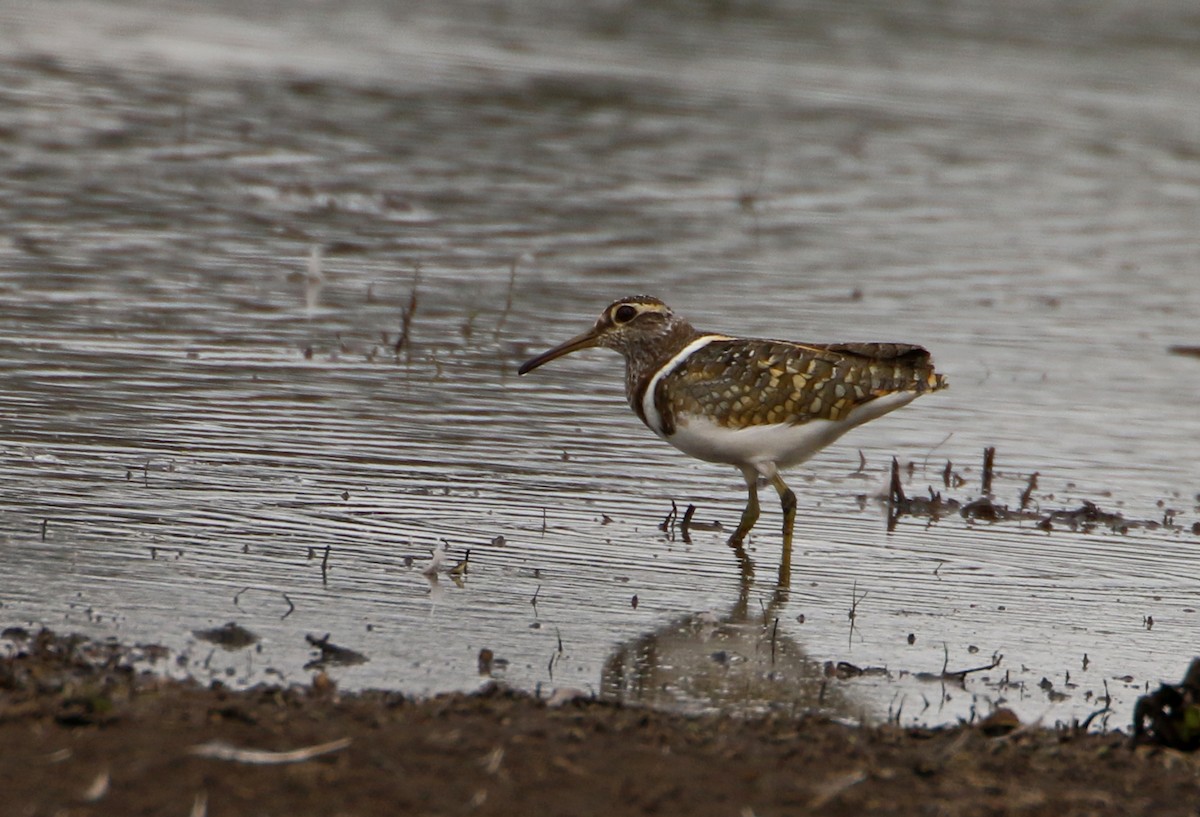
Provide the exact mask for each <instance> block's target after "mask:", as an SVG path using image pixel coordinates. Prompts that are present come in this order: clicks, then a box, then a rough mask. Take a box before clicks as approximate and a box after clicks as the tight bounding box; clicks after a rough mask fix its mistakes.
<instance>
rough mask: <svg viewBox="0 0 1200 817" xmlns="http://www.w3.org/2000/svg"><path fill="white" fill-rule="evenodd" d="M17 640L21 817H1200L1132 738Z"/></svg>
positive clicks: (12, 768) (1177, 759) (8, 742)
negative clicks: (380, 682)
mask: <svg viewBox="0 0 1200 817" xmlns="http://www.w3.org/2000/svg"><path fill="white" fill-rule="evenodd" d="M17 635H19V634H9V638H8V639H7V640H6V641H5V642H3V644H4V645H5V647H6V657H4V658H3V659H0V746H3V747H4V749H3V751H2V752H0V790H2V791H3V792H4V798H3V807H2V809H0V811H2V812H3V813H4V814H6V815H8V814H11V815H31V816H32V815H109V814H111V815H142V814H145V815H151V814H153V815H162V814H179V815H193V816H194V817H197V816H198V815H213V817H216V816H217V815H227V814H229V815H232V814H237V815H243V814H255V815H275V814H278V815H295V814H322V815H324V814H329V815H333V814H340V815H356V814H361V815H374V814H381V815H382V814H388V815H390V814H408V813H414V814H433V815H438V814H481V815H487V814H505V815H507V814H514V815H515V814H544V815H591V814H596V815H601V814H603V815H613V814H689V815H760V816H761V815H774V814H802V813H819V814H829V815H841V814H844V815H860V814H931V815H939V814H972V815H1001V814H1022V815H1055V817H1068V816H1069V815H1085V814H1086V815H1096V814H1114V815H1115V814H1121V815H1142V814H1145V815H1150V814H1153V815H1183V814H1188V815H1192V814H1194V813H1195V804H1196V802H1198V801H1200V759H1198V758H1197V757H1195V756H1193V755H1191V754H1187V753H1183V752H1177V751H1174V750H1170V749H1163V748H1158V747H1151V746H1139V747H1137V748H1133V747H1132V746H1131V745H1130V741H1129V738H1128V737H1127V735H1125V734H1122V733H1120V732H1107V733H1088V732H1086V730H1084V729H1079V728H1077V729H1074V730H1057V731H1055V730H1049V729H1045V728H1041V727H1039V726H1036V725H1024V726H1022V725H1020V724H1017V723H1015V722H1014V721H1013V720H1012V719H1011V718H1006V717H1004V713H1003V710H1001V711H1000V712H997V713H995V714H994V715H993V717H991V718H989V719H986V720H985V721H983V722H981V723H977V724H974V725H969V726H968V725H963V726H958V727H948V728H942V729H915V728H910V729H902V728H898V727H895V726H890V725H884V726H860V725H850V724H845V723H838V722H834V721H831V720H829V719H827V718H821V717H811V716H803V715H801V716H797V717H791V716H787V717H785V716H779V715H776V716H771V717H766V718H760V719H739V718H730V717H718V716H707V717H685V716H680V715H672V714H664V713H660V712H655V711H652V710H646V709H641V708H634V707H628V706H620V705H616V704H610V703H600V702H596V701H591V700H587V699H586V698H583V697H575V696H572V695H569V694H562V691H560V693H559V694H556V695H555V696H554V697H553V702H546V701H539V700H536V699H535V698H533V697H530V696H528V695H525V694H518V693H514V692H510V691H507V690H504V689H502V688H499V687H496V686H492V687H488V688H487V689H485V690H484V691H482V692H480V693H478V694H474V695H463V694H454V695H448V696H442V697H437V698H433V699H430V700H425V701H414V700H412V699H410V698H407V697H405V696H404V695H403V694H401V693H399V692H379V691H374V692H365V693H360V694H354V695H342V694H340V693H339V692H338V690H337V688H336V685H335V684H334V683H333V682H332V681H330V680H329V678H328V676H326V675H325V674H324V673H317V674H315V675H314V680H313V682H312V683H311V684H310V685H308V686H292V687H289V688H283V689H281V688H265V687H259V688H254V689H250V690H246V691H232V690H229V689H226V688H222V687H220V686H214V687H202V686H200V685H198V684H196V683H193V682H180V681H174V680H170V679H166V678H164V677H163V676H162V675H161V674H156V673H152V672H147V671H145V670H142V669H140V668H139V667H141V666H143V665H145V663H146V662H153V661H162V660H164V659H165V658H166V656H165V655H163V654H161V651H160V650H159V649H158V648H154V647H125V646H121V645H117V644H112V643H103V644H98V643H96V642H90V641H87V640H84V639H82V638H75V637H60V636H56V635H53V634H51V633H48V632H43V633H39V634H36V635H31V636H29V637H28V638H24V639H21V638H18V637H15V636H17Z"/></svg>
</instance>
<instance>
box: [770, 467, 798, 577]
mask: <svg viewBox="0 0 1200 817" xmlns="http://www.w3.org/2000/svg"><path fill="white" fill-rule="evenodd" d="M771 484H772V485H774V486H775V490H776V491H778V492H779V504H780V505H782V506H783V557H782V558H781V559H780V561H779V586H780V587H787V586H788V584H789V583H790V582H791V578H792V528H793V527H794V526H795V524H796V495H795V494H794V493H793V492H792V489H791V488H789V487H787V483H786V482H784V481H783V477H781V476H779V472H778V471H776V472H775V473H774V474H772V475H771Z"/></svg>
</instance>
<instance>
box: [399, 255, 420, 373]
mask: <svg viewBox="0 0 1200 817" xmlns="http://www.w3.org/2000/svg"><path fill="white" fill-rule="evenodd" d="M420 283H421V265H420V264H415V265H414V266H413V282H412V290H411V291H410V292H409V294H408V306H406V307H404V308H403V309H401V310H400V335H399V336H398V337H397V338H396V347H395V349H396V358H397V360H398V359H399V358H400V352H401V351H403V352H404V362H405V363H406V364H408V365H411V364H412V321H413V315H415V314H416V313H417V287H418V286H419V285H420Z"/></svg>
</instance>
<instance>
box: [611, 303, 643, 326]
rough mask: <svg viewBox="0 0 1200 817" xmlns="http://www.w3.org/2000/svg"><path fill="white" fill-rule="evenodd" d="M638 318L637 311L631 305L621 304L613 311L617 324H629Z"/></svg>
mask: <svg viewBox="0 0 1200 817" xmlns="http://www.w3.org/2000/svg"><path fill="white" fill-rule="evenodd" d="M635 317H637V309H635V308H634V307H632V306H630V305H629V304H621V305H620V306H618V307H617V308H616V309H614V310H613V320H614V321H616V322H617V323H629V322H630V321H631V320H633V319H634V318H635Z"/></svg>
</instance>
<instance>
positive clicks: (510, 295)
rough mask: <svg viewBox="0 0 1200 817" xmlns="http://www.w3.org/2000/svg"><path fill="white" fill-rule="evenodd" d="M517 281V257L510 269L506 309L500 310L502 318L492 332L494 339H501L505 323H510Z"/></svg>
mask: <svg viewBox="0 0 1200 817" xmlns="http://www.w3.org/2000/svg"><path fill="white" fill-rule="evenodd" d="M516 283H517V259H516V258H514V259H513V260H512V266H511V267H509V271H508V291H507V293H505V296H504V309H503V310H502V311H501V312H500V319H499V320H498V321H496V331H495V332H494V333H493V334H492V339H493V340H497V341H498V340H500V331H501V330H502V329H504V324H506V323H508V314H509V313H510V312H512V305H513V289H514V288H515V286H516Z"/></svg>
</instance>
